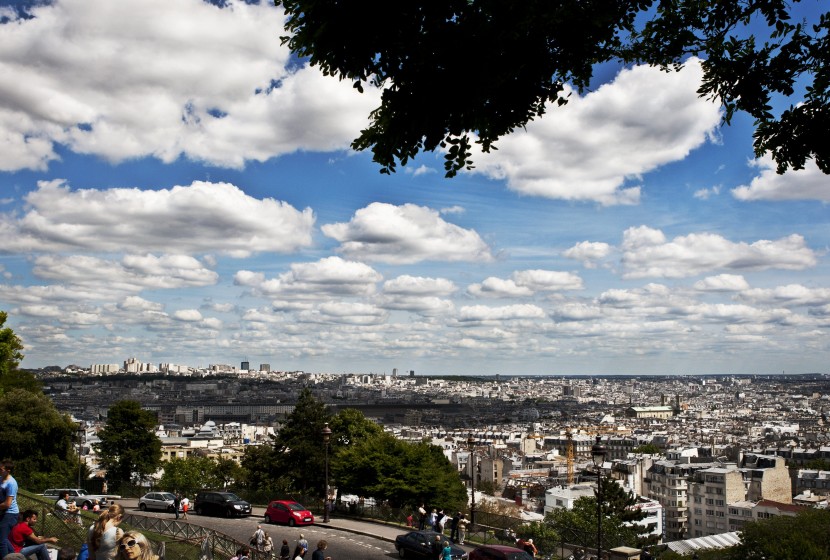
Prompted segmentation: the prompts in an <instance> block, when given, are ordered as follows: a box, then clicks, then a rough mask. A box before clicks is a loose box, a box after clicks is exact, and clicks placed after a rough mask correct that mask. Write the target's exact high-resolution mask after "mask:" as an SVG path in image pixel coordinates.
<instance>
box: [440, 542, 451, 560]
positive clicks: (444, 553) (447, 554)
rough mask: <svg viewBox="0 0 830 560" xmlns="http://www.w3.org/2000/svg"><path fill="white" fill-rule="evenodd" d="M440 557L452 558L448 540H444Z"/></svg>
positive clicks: (444, 558)
mask: <svg viewBox="0 0 830 560" xmlns="http://www.w3.org/2000/svg"><path fill="white" fill-rule="evenodd" d="M441 559H442V560H452V548H451V547H450V541H444V548H443V549H442V550H441Z"/></svg>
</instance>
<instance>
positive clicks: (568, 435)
mask: <svg viewBox="0 0 830 560" xmlns="http://www.w3.org/2000/svg"><path fill="white" fill-rule="evenodd" d="M565 437H566V438H568V447H567V448H566V449H565V457H566V458H567V461H568V463H567V465H568V486H573V483H574V441H573V434H572V433H571V431H570V430H568V431H567V432H565Z"/></svg>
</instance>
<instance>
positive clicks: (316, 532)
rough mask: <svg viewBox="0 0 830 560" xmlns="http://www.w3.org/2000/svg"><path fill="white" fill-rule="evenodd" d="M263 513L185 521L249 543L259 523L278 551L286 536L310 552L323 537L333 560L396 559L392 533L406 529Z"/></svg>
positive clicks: (133, 507)
mask: <svg viewBox="0 0 830 560" xmlns="http://www.w3.org/2000/svg"><path fill="white" fill-rule="evenodd" d="M119 502H120V503H121V505H123V506H124V508H125V509H126V510H127V511H128V512H129V513H130V514H133V515H146V516H150V517H164V518H172V517H174V516H173V514H171V513H165V512H157V511H146V512H145V511H141V510H139V509H138V500H137V499H122V500H119ZM264 513H265V510H264V508H262V507H254V508H253V515H251V516H250V517H242V518H234V519H226V518H222V517H209V516H205V515H196V514H195V513H193V512H190V513H188V516H187V520H186V521H187V522H188V523H192V524H194V525H200V526H202V527H207V528H209V529H214V530H216V531H219V532H221V533H224V534H226V535H228V536H230V537H233V538H234V539H237V540H239V541H240V542H243V543H245V542H248V540H249V539H250V537H251V535H252V534H253V532H254V531H255V530H256V526H257V525H258V524H261V525H262V528H263V530H264V531H265V532H266V533H268V534H269V535H271V538H272V539H273V540H274V545H275V546H276V548H277V550H279V546H280V545H281V544H282V540H283V539H286V540H287V541H288V544H289V545H290V546H291V550H292V551H293V550H294V545H295V544H296V542H297V540H298V539H299V538H300V534H303V535H305V538H306V540H308V543H309V547H310V550H312V551H313V550H314V549H315V548H316V544H317V541H319V540H320V539H325V540H327V541H328V543H329V547H328V550H327V553H326V556H331V558H332V560H350V559H370V560H380V559H386V560H388V559H389V558H397V557H398V553H397V551H396V550H395V545H394V539H395V536H396V535H398V534H401V533H404V532H406V529H405V528H404V527H394V526H387V525H381V524H376V523H368V522H362V521H354V520H351V519H337V518H334V519H332V520H331V523H329V524H328V525H325V524H323V523H321V522H320V521H317V522H316V523H315V524H314V525H308V526H304V527H288V526H286V525H274V524H269V525H266V524H265V523H264V522H263V515H264Z"/></svg>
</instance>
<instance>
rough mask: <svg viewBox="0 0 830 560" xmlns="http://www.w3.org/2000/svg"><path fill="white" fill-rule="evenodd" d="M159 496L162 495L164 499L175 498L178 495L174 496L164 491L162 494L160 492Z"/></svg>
mask: <svg viewBox="0 0 830 560" xmlns="http://www.w3.org/2000/svg"><path fill="white" fill-rule="evenodd" d="M159 497H161V499H162V500H175V499H176V496H174V495H173V494H171V493H169V492H164V493H162V494H159Z"/></svg>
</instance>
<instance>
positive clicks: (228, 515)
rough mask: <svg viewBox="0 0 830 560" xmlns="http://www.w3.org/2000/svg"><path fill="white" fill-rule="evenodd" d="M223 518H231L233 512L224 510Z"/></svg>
mask: <svg viewBox="0 0 830 560" xmlns="http://www.w3.org/2000/svg"><path fill="white" fill-rule="evenodd" d="M225 517H229V518H230V517H233V511H232V510H230V509H226V510H225Z"/></svg>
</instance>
